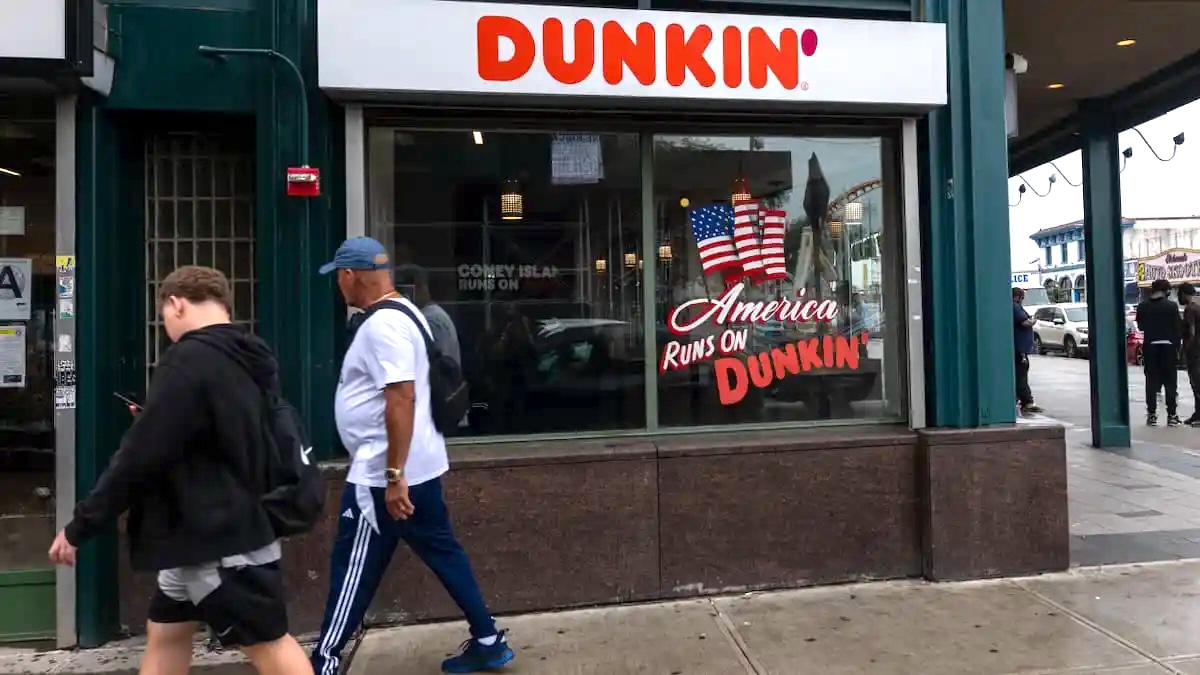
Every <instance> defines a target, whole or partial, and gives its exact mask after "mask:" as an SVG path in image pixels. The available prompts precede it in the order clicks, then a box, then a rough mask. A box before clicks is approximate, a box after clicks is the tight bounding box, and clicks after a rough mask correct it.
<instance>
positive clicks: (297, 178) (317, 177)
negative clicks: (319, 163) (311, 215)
mask: <svg viewBox="0 0 1200 675" xmlns="http://www.w3.org/2000/svg"><path fill="white" fill-rule="evenodd" d="M287 194H288V196H289V197H320V196H321V170H320V169H315V168H313V167H311V166H289V167H288V170H287Z"/></svg>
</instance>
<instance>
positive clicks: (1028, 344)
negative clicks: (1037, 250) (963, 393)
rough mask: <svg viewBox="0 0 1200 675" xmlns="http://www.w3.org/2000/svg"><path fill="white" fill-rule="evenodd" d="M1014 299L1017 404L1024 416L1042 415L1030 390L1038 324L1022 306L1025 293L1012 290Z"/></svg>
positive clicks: (1020, 290)
mask: <svg viewBox="0 0 1200 675" xmlns="http://www.w3.org/2000/svg"><path fill="white" fill-rule="evenodd" d="M1012 297H1013V347H1014V348H1015V351H1016V356H1017V359H1016V369H1017V404H1018V405H1020V406H1021V412H1022V413H1023V414H1032V413H1040V412H1042V409H1041V408H1040V407H1039V406H1038V404H1036V403H1034V402H1033V391H1032V390H1030V388H1029V355H1030V353H1032V352H1033V324H1035V323H1037V322H1036V321H1035V320H1034V318H1033V317H1031V316H1029V312H1026V311H1025V308H1024V307H1022V306H1021V303H1022V302H1024V301H1025V291H1024V290H1022V289H1020V288H1014V289H1012Z"/></svg>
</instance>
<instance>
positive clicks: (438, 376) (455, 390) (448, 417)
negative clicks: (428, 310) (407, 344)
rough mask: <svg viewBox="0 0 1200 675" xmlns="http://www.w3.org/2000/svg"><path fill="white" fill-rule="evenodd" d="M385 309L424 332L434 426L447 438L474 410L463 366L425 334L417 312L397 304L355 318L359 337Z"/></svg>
mask: <svg viewBox="0 0 1200 675" xmlns="http://www.w3.org/2000/svg"><path fill="white" fill-rule="evenodd" d="M381 309H395V310H399V311H401V312H404V315H405V316H407V317H408V320H409V321H412V322H413V324H414V325H416V327H417V330H418V331H420V332H421V337H422V338H424V340H425V351H426V353H427V354H428V356H429V395H430V401H429V411H430V413H432V415H433V426H434V427H436V428H437V430H438V431H440V432H442V433H443V434H446V433H449V432H451V431H453V430H454V429H457V428H458V423H459V422H461V421H462V419H463V417H465V416H466V414H467V412H468V411H470V409H471V392H470V388H469V387H468V386H467V380H466V378H464V377H463V372H462V366H461V365H459V363H458V361H455V360H454V357H452V356H450V355H449V354H444V353H442V350H441V348H439V347H438V346H437V343H435V342H434V341H433V336H432V335H430V334H429V331H427V330H425V325H424V324H422V323H421V321H420V320H419V319H417V316H416V315H415V314H413V311H412V310H411V309H409V308H408V307H405V306H404V304H403V303H401V302H399V301H396V300H383V301H381V302H377V303H375V304H374V305H371V307H370V308H368V309H367V310H366V311H365V312H363V314H362V315H361V318H359V317H355V319H354V320H353V321H352V327H353V331H354V333H355V335H357V333H358V328H360V327H361V326H362V324H363V322H365V321H366V320H367V319H369V318H370V317H371V316H373V315H374V314H375V312H378V311H379V310H381ZM351 339H352V340H353V338H351Z"/></svg>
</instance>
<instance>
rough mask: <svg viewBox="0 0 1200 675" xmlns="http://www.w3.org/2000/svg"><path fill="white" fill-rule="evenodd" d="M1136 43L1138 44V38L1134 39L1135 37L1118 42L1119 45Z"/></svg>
mask: <svg viewBox="0 0 1200 675" xmlns="http://www.w3.org/2000/svg"><path fill="white" fill-rule="evenodd" d="M1135 44H1137V40H1134V39H1133V38H1126V39H1124V40H1121V41H1119V42H1117V46H1118V47H1130V46H1132V45H1135Z"/></svg>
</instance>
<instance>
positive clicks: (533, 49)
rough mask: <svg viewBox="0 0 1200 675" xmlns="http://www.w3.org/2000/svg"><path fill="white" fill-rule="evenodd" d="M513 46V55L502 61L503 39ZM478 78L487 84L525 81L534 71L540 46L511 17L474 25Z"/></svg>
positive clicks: (488, 18) (490, 18) (483, 19)
mask: <svg viewBox="0 0 1200 675" xmlns="http://www.w3.org/2000/svg"><path fill="white" fill-rule="evenodd" d="M501 38H507V39H508V40H509V41H511V42H512V44H513V55H512V57H511V58H509V59H508V60H501V59H500V39H501ZM475 40H476V50H477V51H476V53H477V54H478V55H479V63H478V67H479V77H480V78H481V79H483V80H487V81H488V82H512V81H513V80H518V79H520V78H522V77H524V76H525V75H526V74H527V73H528V72H529V69H530V68H532V67H533V60H534V58H535V57H536V56H537V44H536V42H535V41H534V38H533V33H531V32H529V29H528V28H526V27H525V24H523V23H521V22H520V21H518V20H516V19H514V18H512V17H511V16H484V17H480V18H479V22H478V23H477V24H476V25H475Z"/></svg>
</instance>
